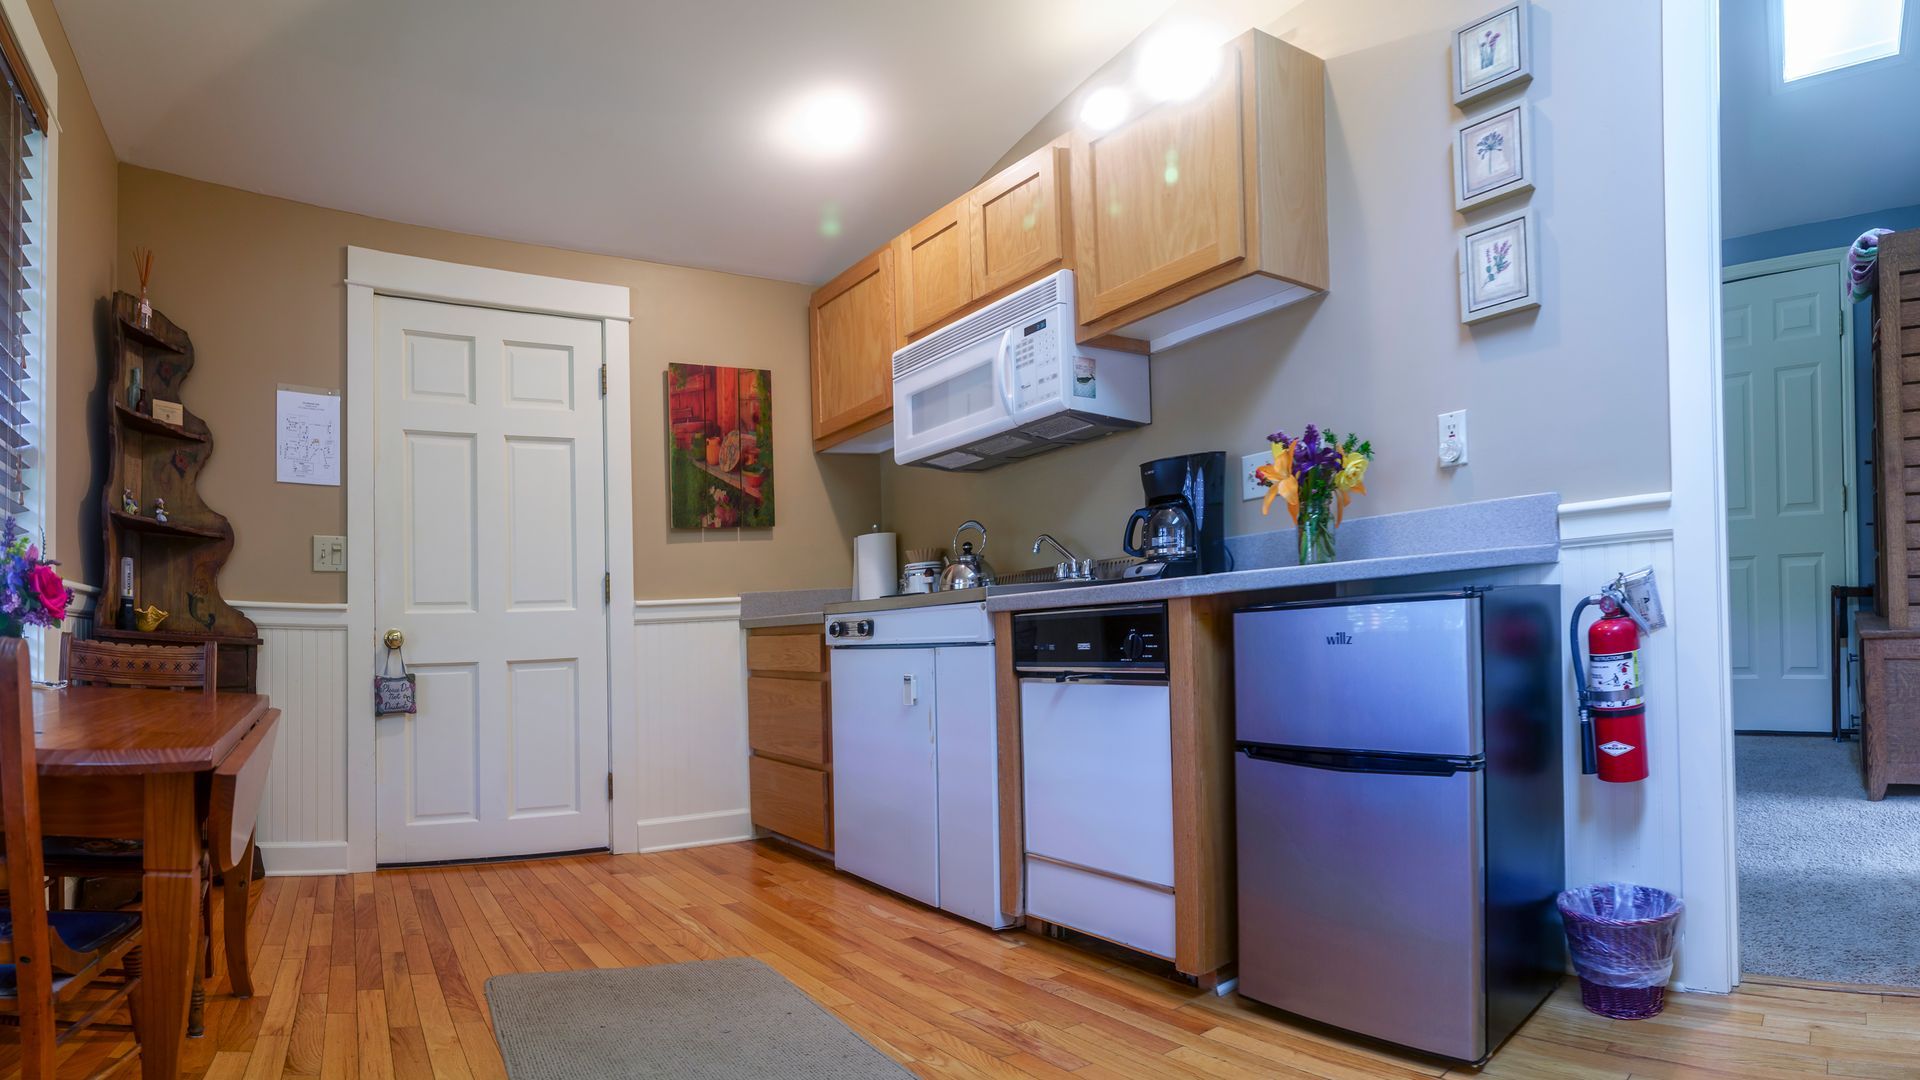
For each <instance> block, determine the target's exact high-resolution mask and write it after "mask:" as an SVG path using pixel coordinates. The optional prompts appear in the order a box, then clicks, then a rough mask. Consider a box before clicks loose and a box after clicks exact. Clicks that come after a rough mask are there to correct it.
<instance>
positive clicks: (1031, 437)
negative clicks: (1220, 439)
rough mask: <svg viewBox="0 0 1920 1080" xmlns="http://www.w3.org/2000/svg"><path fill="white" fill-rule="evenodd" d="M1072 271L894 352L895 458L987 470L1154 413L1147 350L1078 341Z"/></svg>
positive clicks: (906, 462)
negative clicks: (1098, 345) (1129, 350)
mask: <svg viewBox="0 0 1920 1080" xmlns="http://www.w3.org/2000/svg"><path fill="white" fill-rule="evenodd" d="M1074 316H1075V312H1074V302H1073V271H1071V270H1061V271H1059V272H1058V273H1054V274H1049V275H1048V276H1046V277H1044V278H1041V279H1040V280H1039V281H1036V282H1034V283H1033V284H1031V285H1029V286H1027V287H1026V288H1024V289H1021V290H1020V291H1019V292H1016V293H1013V294H1012V295H1010V296H1007V297H1005V298H1003V299H1000V300H996V301H994V302H993V303H992V304H989V305H987V306H986V307H984V308H981V309H980V310H979V311H976V312H974V313H973V314H971V315H968V316H966V317H965V318H963V319H960V320H958V321H956V322H953V323H950V324H948V325H947V326H943V327H941V328H940V329H938V330H935V331H934V332H933V333H931V334H928V335H927V336H926V337H924V338H921V339H920V340H919V341H916V342H914V343H913V344H911V345H909V346H907V347H906V348H904V349H901V350H900V351H899V352H896V353H894V354H893V457H894V460H895V461H898V462H900V463H901V464H902V465H925V466H928V467H930V468H935V469H946V470H949V471H952V472H978V471H980V470H982V469H991V468H993V467H994V466H996V465H1004V464H1006V463H1007V462H1009V461H1017V460H1019V459H1021V458H1027V457H1032V456H1033V455H1035V454H1039V453H1043V452H1045V451H1047V450H1053V449H1057V448H1059V447H1062V446H1070V445H1072V444H1074V443H1081V442H1086V441H1087V440H1089V439H1095V438H1098V437H1100V436H1102V435H1106V434H1110V433H1112V432H1115V431H1120V430H1123V429H1125V428H1131V427H1139V426H1140V425H1142V424H1146V423H1149V422H1151V421H1152V419H1153V410H1152V400H1151V394H1150V393H1149V390H1148V381H1147V358H1146V356H1145V355H1144V354H1141V353H1131V352H1122V351H1119V350H1117V349H1094V348H1087V347H1085V346H1082V345H1079V344H1077V343H1076V342H1075V341H1074V330H1075V328H1076V327H1077V326H1078V325H1079V320H1078V319H1076V318H1075V317H1074Z"/></svg>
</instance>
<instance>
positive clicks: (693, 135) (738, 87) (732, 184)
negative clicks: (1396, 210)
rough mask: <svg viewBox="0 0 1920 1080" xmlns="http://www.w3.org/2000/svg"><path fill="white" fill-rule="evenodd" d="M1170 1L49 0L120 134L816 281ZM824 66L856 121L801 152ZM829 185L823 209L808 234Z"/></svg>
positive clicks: (373, 191) (290, 178) (441, 219)
mask: <svg viewBox="0 0 1920 1080" xmlns="http://www.w3.org/2000/svg"><path fill="white" fill-rule="evenodd" d="M1171 6H1173V0H965V2H963V3H946V2H940V0H686V2H673V0H549V2H541V0H531V2H527V0H522V2H517V3H510V2H505V0H405V2H394V0H248V2H244V3H233V2H232V0H164V2H139V3H127V2H126V0H56V7H57V8H58V10H59V13H60V17H61V19H62V20H63V21H64V23H65V25H66V30H67V34H68V36H69V37H70V38H71V39H72V42H73V47H74V50H75V52H76V53H77V54H78V56H79V59H80V65H81V69H82V71H83V73H84V74H85V76H86V80H87V85H88V88H89V89H90V90H91V91H92V94H93V99H94V103H95V105H96V107H97V108H98V109H99V111H100V115H101V118H102V120H103V121H104V122H105V124H106V129H107V135H108V137H109V138H110V139H111V140H112V142H113V148H114V152H115V153H116V154H118V155H119V157H120V159H121V160H122V161H125V162H129V163H131V164H134V165H140V166H145V167H148V168H152V169H159V170H164V171H166V172H171V173H178V174H181V175H184V176H190V177H194V178H197V179H201V180H208V181H212V182H215V183H220V184H228V185H231V186H233V187H238V188H245V189H247V190H250V191H258V192H264V193H267V194H270V195H278V196H283V197H285V198H289V199H297V200H300V201H302V202H308V203H314V204H317V205H321V206H328V207H334V208H338V209H342V210H351V211H354V212H357V213H363V214H370V215H373V216H376V217H382V218H390V219H393V220H396V221H404V222H410V223H414V224H420V225H430V226H436V227H439V228H444V229H452V230H457V231H459V232H466V233H476V234H480V235H485V236H496V237H503V238H506V239H511V240H524V241H529V242H534V243H542V244H551V245H555V246H559V247H567V248H577V249H581V250H585V251H596V252H605V253H608V254H614V255H624V256H630V257H634V258H641V259H652V260H657V261H661V262H668V263H677V264H682V265H688V266H703V267H711V268H714V269H720V270H730V271H735V272H739V273H747V274H756V275H761V276H765V277H772V278H780V279H785V280H792V281H807V282H815V281H821V280H824V279H826V278H828V277H830V276H832V274H833V273H834V272H836V271H837V270H839V269H840V268H842V267H844V266H846V265H847V264H848V263H851V262H852V261H853V260H854V259H856V258H858V257H859V256H861V255H863V254H865V253H866V252H867V251H869V250H871V249H872V248H874V247H875V246H877V245H878V244H879V243H881V242H882V241H883V240H885V239H886V238H887V237H888V236H891V235H893V234H894V233H896V232H898V231H900V230H901V229H903V228H904V227H905V226H907V225H909V224H911V223H912V222H913V221H914V220H916V219H917V218H918V217H919V216H920V215H922V214H925V213H926V212H928V211H930V210H931V209H932V208H934V207H936V206H938V205H940V204H941V203H942V202H944V201H945V200H947V199H949V198H952V197H953V196H955V195H957V194H959V193H960V192H962V191H964V190H966V188H968V187H969V186H971V185H972V184H973V183H974V182H975V181H977V180H978V179H979V178H980V175H981V173H982V172H983V171H984V170H985V169H986V168H987V167H988V166H989V165H991V164H992V163H993V162H994V161H995V160H996V159H997V158H998V157H999V156H1000V155H1001V153H1002V152H1003V151H1005V150H1006V149H1007V148H1008V147H1009V146H1011V145H1013V143H1014V142H1015V141H1016V140H1018V139H1019V138H1020V137H1021V136H1022V135H1024V134H1026V133H1027V131H1028V129H1029V128H1031V127H1032V126H1033V124H1034V123H1035V122H1036V121H1038V120H1039V119H1040V118H1041V117H1042V116H1043V115H1045V114H1046V113H1047V112H1048V110H1050V109H1051V108H1052V107H1053V106H1054V105H1055V104H1056V103H1058V102H1059V101H1061V100H1062V99H1063V98H1065V97H1066V96H1067V95H1068V94H1069V93H1070V92H1071V91H1072V90H1073V89H1074V87H1075V86H1077V85H1078V84H1079V83H1080V82H1081V80H1083V79H1085V78H1086V77H1087V76H1088V75H1089V74H1091V73H1092V72H1093V71H1095V70H1096V69H1097V68H1098V67H1099V66H1100V65H1101V64H1102V63H1103V62H1104V61H1106V60H1107V59H1108V58H1109V57H1110V56H1112V55H1113V54H1114V53H1116V52H1118V51H1119V50H1120V49H1121V48H1122V47H1123V46H1125V45H1126V44H1127V43H1128V42H1129V41H1131V40H1132V39H1133V38H1134V37H1135V36H1136V35H1138V34H1139V33H1140V31H1141V30H1143V29H1145V28H1146V27H1147V26H1148V25H1149V24H1150V23H1151V22H1153V20H1154V19H1155V18H1156V17H1158V16H1159V15H1161V14H1162V13H1163V12H1165V11H1166V10H1167V9H1168V8H1169V7H1171ZM823 82H832V83H840V84H845V85H850V86H853V87H856V88H858V89H861V90H863V91H865V92H866V93H868V94H870V95H872V96H873V98H874V99H875V111H876V117H875V123H874V132H873V143H872V145H871V147H870V149H869V150H868V151H867V152H864V153H861V154H857V155H855V156H853V157H851V158H848V159H847V160H844V161H841V162H837V163H834V164H830V165H829V164H821V163H816V162H807V161H799V160H796V159H795V158H794V157H793V156H792V155H791V154H789V153H787V152H786V151H785V150H783V149H782V148H781V147H780V146H779V145H778V144H777V143H776V142H775V141H774V140H773V139H771V138H770V137H769V135H768V130H767V129H768V125H769V122H770V118H771V117H772V115H773V114H774V113H775V112H776V110H778V109H779V107H780V106H781V105H782V104H784V103H785V102H786V101H788V100H790V99H791V98H792V97H793V96H794V95H795V94H796V93H797V92H800V91H803V90H805V89H807V88H809V87H813V86H817V85H819V84H821V83H823ZM836 211H837V214H838V217H839V220H840V224H841V231H840V233H839V235H838V236H823V235H822V220H823V217H824V216H827V215H830V214H832V213H834V212H836Z"/></svg>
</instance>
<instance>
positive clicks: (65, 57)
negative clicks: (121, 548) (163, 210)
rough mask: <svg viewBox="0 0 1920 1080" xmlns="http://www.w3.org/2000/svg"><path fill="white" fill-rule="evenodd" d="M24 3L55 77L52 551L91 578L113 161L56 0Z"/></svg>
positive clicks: (72, 576)
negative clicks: (95, 418)
mask: <svg viewBox="0 0 1920 1080" xmlns="http://www.w3.org/2000/svg"><path fill="white" fill-rule="evenodd" d="M28 8H29V10H30V11H31V12H32V13H33V21H34V25H35V27H36V28H37V29H38V30H39V31H40V38H41V40H42V41H44V42H45V43H46V46H47V52H48V54H49V55H51V56H52V57H53V66H54V70H55V73H56V77H57V78H58V80H59V89H58V91H56V92H57V93H58V95H59V113H58V115H57V116H56V117H55V120H56V122H57V123H58V124H59V127H60V139H59V155H60V160H59V162H58V163H57V165H58V168H57V177H56V179H57V182H58V187H59V190H58V191H57V192H56V193H55V212H56V213H58V214H59V222H58V225H57V227H56V229H55V243H56V244H57V246H58V248H59V251H58V252H57V253H56V259H57V265H56V268H55V273H56V275H57V280H56V281H55V283H54V290H55V293H54V295H55V305H56V310H55V312H54V339H53V340H54V352H55V355H54V357H53V369H54V383H55V387H54V392H55V395H56V398H55V402H56V409H55V412H56V415H55V424H54V446H53V458H54V462H55V464H56V475H55V477H54V491H53V498H54V505H55V506H56V507H57V510H56V511H55V512H54V513H53V514H50V515H49V516H50V517H52V518H53V519H54V521H53V546H54V549H55V550H54V552H53V554H54V556H55V557H56V558H59V559H60V560H61V561H62V566H61V570H62V571H63V572H64V573H65V574H66V576H67V578H68V580H71V581H86V582H92V581H94V580H95V578H97V577H98V575H99V568H98V567H97V566H96V565H95V564H96V563H97V562H98V560H99V558H100V556H99V552H100V513H99V507H98V504H97V502H96V500H94V499H92V498H90V497H89V493H90V492H91V491H92V490H93V489H94V483H95V480H94V476H93V470H94V467H95V466H94V461H95V460H96V458H98V459H99V460H101V461H104V460H105V451H104V448H102V449H101V450H100V452H99V453H97V454H96V453H95V451H94V449H93V446H94V444H95V442H96V441H97V439H96V432H97V431H98V430H99V429H98V426H97V425H96V424H94V423H92V422H91V420H90V417H91V416H92V415H93V409H94V403H93V401H92V398H93V394H94V388H95V386H96V384H97V383H98V382H99V375H100V352H99V338H98V335H97V334H96V322H97V319H98V309H97V301H98V299H99V298H100V297H102V296H105V295H107V293H109V292H110V291H112V289H113V275H114V263H115V253H116V250H117V248H118V246H119V234H118V228H117V224H116V215H117V213H118V204H117V202H116V199H117V195H116V188H117V185H118V183H119V175H118V170H119V164H118V162H117V161H116V160H115V158H114V156H113V147H112V146H111V145H109V144H108V142H107V133H106V129H105V128H103V127H101V126H100V114H99V113H98V112H96V111H95V110H94V107H93V98H92V96H91V95H89V94H88V92H87V84H86V82H85V80H83V79H82V78H81V76H80V65H79V62H78V61H76V60H75V59H74V56H73V48H72V46H71V45H70V44H68V42H67V35H66V31H65V30H64V29H62V27H61V25H60V17H59V16H58V15H57V14H56V13H55V12H54V10H53V3H52V0H28Z"/></svg>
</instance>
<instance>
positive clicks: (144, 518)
mask: <svg viewBox="0 0 1920 1080" xmlns="http://www.w3.org/2000/svg"><path fill="white" fill-rule="evenodd" d="M112 303H113V314H114V317H113V320H112V322H111V323H110V325H109V329H110V331H111V335H112V342H111V346H110V352H109V355H108V357H107V364H108V370H107V373H106V374H107V379H106V385H107V387H108V391H107V394H108V400H109V401H110V402H111V403H112V407H111V408H109V409H108V410H107V414H106V415H107V447H108V455H109V456H108V470H107V479H106V483H105V485H104V486H103V487H102V489H101V492H100V498H101V502H102V503H103V506H102V511H103V512H102V514H101V519H102V522H103V531H104V532H105V533H106V547H105V555H106V565H105V566H103V567H102V568H101V573H100V578H99V580H100V583H101V592H102V594H103V595H102V596H101V603H100V610H99V612H98V614H97V615H96V616H95V619H94V636H95V637H99V638H102V639H106V640H112V641H132V642H143V643H146V644H156V643H170V644H187V643H196V642H203V641H214V642H216V643H218V644H219V646H220V670H219V676H218V677H219V685H220V687H221V688H222V689H229V690H249V691H251V690H253V689H255V683H256V673H257V672H258V670H259V648H260V638H259V631H258V630H257V629H255V627H254V625H253V620H251V619H249V618H247V617H246V616H245V615H243V614H241V613H240V611H238V610H237V609H235V608H234V607H233V605H231V604H229V603H227V602H226V600H224V599H222V598H221V596H220V588H219V576H220V568H221V567H222V566H223V565H225V563H226V561H227V556H228V555H229V554H230V553H232V551H233V526H231V525H229V524H228V523H227V519H226V518H224V517H222V516H221V515H220V514H219V513H218V512H216V511H215V510H214V509H213V508H211V507H209V506H208V505H207V504H206V503H205V502H204V501H203V500H202V499H201V498H200V490H199V481H200V470H201V469H202V468H204V467H205V466H206V463H207V458H208V457H209V456H211V455H212V453H213V433H212V432H211V431H209V430H208V429H207V424H206V421H204V420H202V419H200V418H199V417H198V416H195V415H194V414H193V413H191V412H185V411H184V410H183V420H182V422H181V423H178V424H169V423H167V422H166V421H164V420H161V419H159V418H157V417H155V416H154V415H153V402H154V401H155V400H162V401H174V402H178V401H181V396H180V387H181V384H182V383H183V382H185V380H186V377H187V376H188V375H189V374H190V373H191V372H192V371H193V359H194V357H193V340H192V339H191V338H189V337H188V336H187V332H186V331H185V330H182V329H181V328H180V327H178V326H176V325H174V323H173V322H172V321H171V320H169V319H168V318H167V317H166V316H165V315H162V314H160V313H159V312H157V311H156V312H154V313H153V318H152V320H151V322H150V323H149V324H148V325H147V326H141V325H140V324H139V321H138V312H139V303H140V302H139V300H138V298H136V297H133V296H130V295H128V294H127V293H115V294H114V296H113V301H112ZM136 373H137V378H136ZM123 493H131V494H132V496H133V499H134V501H135V502H136V503H137V504H138V505H139V507H140V512H139V513H137V514H130V513H128V512H127V511H126V510H125V508H123V507H122V506H121V497H122V494H123ZM158 499H164V500H166V504H167V513H168V516H169V517H170V518H171V520H169V521H156V520H154V518H153V516H152V515H153V510H152V507H153V506H154V503H155V500H158ZM122 559H131V560H133V580H134V589H133V592H134V603H135V604H136V605H139V606H145V605H148V604H152V605H155V606H157V607H159V608H161V609H162V610H164V611H166V612H167V613H168V616H167V620H166V622H165V623H163V624H161V626H160V628H159V629H158V630H153V631H147V632H142V631H139V630H135V629H133V628H132V627H124V626H120V625H117V619H118V616H119V607H120V564H121V560H122Z"/></svg>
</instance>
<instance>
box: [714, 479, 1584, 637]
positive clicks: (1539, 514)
mask: <svg viewBox="0 0 1920 1080" xmlns="http://www.w3.org/2000/svg"><path fill="white" fill-rule="evenodd" d="M1559 506H1560V499H1559V496H1557V495H1553V494H1542V495H1523V496H1519V497H1516V498H1509V499H1487V500H1483V501H1480V502H1470V503H1460V504H1457V505H1453V506H1442V507H1435V508H1433V509H1430V510H1410V511H1406V512H1404V513H1398V514H1376V515H1373V516H1370V517H1356V518H1354V519H1353V520H1352V521H1349V522H1347V523H1346V524H1345V525H1343V526H1341V527H1340V529H1339V531H1338V533H1337V534H1336V540H1337V545H1336V546H1337V548H1338V550H1339V553H1340V556H1341V557H1340V558H1339V559H1337V560H1336V561H1334V562H1330V563H1322V564H1320V565H1316V566H1300V565H1298V564H1297V563H1296V562H1295V559H1296V555H1295V550H1296V547H1295V545H1296V540H1295V532H1294V530H1293V529H1291V528H1279V529H1272V530H1267V531H1264V532H1258V533H1249V534H1246V535H1243V536H1230V537H1228V538H1227V548H1228V550H1229V552H1231V554H1232V556H1233V561H1234V563H1235V564H1236V565H1237V566H1241V567H1245V569H1238V570H1230V571H1227V572H1225V573H1219V574H1196V575H1193V576H1191V577H1177V578H1148V579H1144V580H1137V581H1104V582H1098V583H1094V584H1085V585H1069V586H1065V587H1058V588H1056V587H1053V586H1052V583H1050V582H1049V583H1042V584H1033V583H1026V584H1020V585H1011V586H1006V585H1002V586H994V587H991V588H987V589H967V590H963V591H960V592H953V593H934V594H929V595H922V596H902V597H883V598H881V599H879V600H867V601H859V602H855V601H853V600H852V599H851V595H850V590H847V589H797V590H791V591H787V592H768V593H746V594H744V595H742V596H741V597H740V624H741V625H742V626H744V627H746V628H747V629H757V628H761V627H769V626H803V625H806V624H807V623H818V622H823V621H824V620H825V616H826V614H827V613H828V612H830V611H831V612H835V613H841V612H856V611H881V610H886V609H889V608H897V607H912V606H918V605H922V604H955V603H967V602H973V603H978V602H980V601H982V600H984V601H985V602H986V606H987V610H988V611H1037V610H1041V609H1045V608H1058V607H1078V606H1082V605H1092V604H1127V603H1143V602H1149V601H1155V600H1170V599H1173V598H1175V597H1182V596H1218V595H1221V594H1225V593H1240V592H1265V591H1267V590H1271V589H1287V588H1296V587H1300V586H1310V585H1327V584H1334V583H1338V582H1346V581H1367V580H1373V579H1378V578H1397V577H1412V576H1415V575H1420V574H1440V573H1449V572H1456V571H1464V570H1486V569H1492V568H1495V567H1505V566H1530V565H1539V564H1546V563H1553V562H1557V561H1558V560H1559V558H1560V518H1559Z"/></svg>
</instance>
